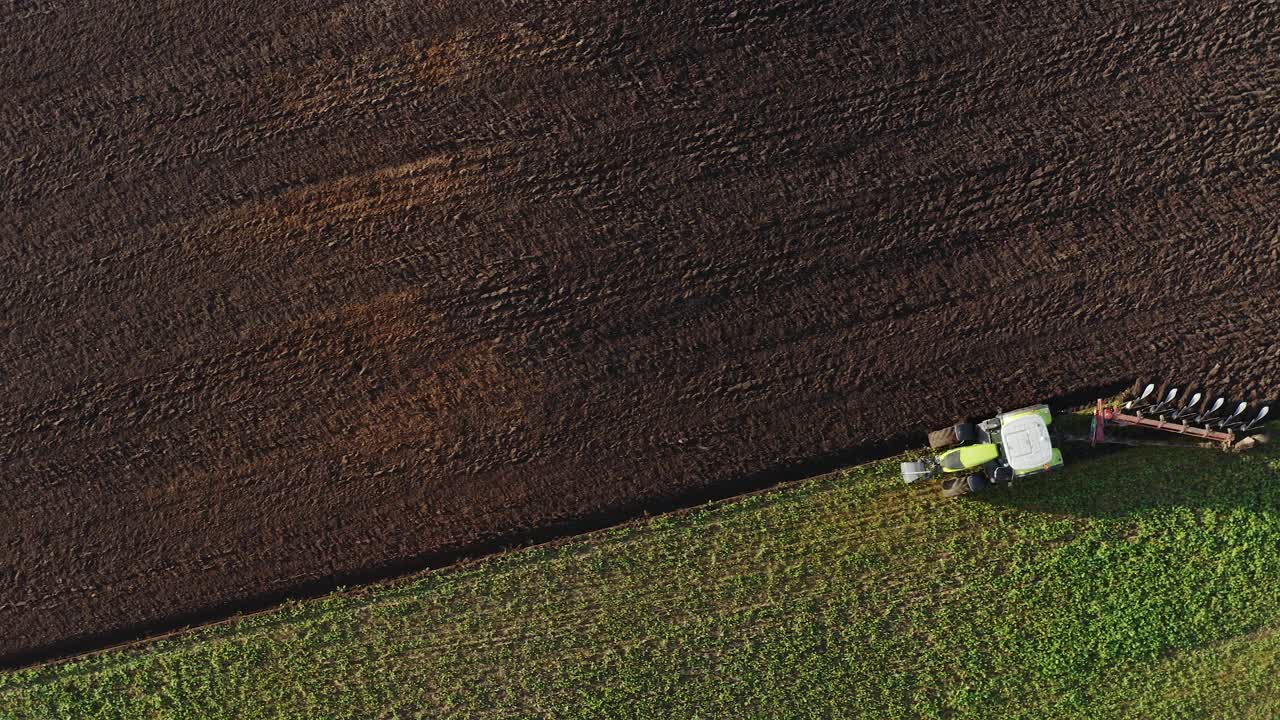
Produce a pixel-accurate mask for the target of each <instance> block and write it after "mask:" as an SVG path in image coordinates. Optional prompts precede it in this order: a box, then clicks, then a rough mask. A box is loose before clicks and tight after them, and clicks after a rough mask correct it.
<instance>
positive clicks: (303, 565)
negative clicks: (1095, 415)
mask: <svg viewBox="0 0 1280 720" xmlns="http://www.w3.org/2000/svg"><path fill="white" fill-rule="evenodd" d="M1076 5H1077V4H1076V3H1063V2H1058V1H1055V0H1039V1H1037V2H1034V3H991V2H982V1H979V0H973V1H970V2H930V3H900V2H850V3H839V4H837V3H830V2H816V1H809V2H806V1H804V0H796V1H792V2H787V1H783V0H772V1H766V0H755V1H744V2H736V3H728V2H708V1H706V0H693V1H688V0H686V1H685V2H678V3H670V4H668V3H658V2H654V3H645V2H617V1H616V0H595V1H588V0H583V1H579V2H564V3H546V2H542V1H541V0H538V1H536V2H535V1H532V0H530V1H529V2H517V3H484V2H473V1H472V0H440V1H438V2H428V3H422V2H416V1H410V0H403V1H399V2H397V1H395V0H393V1H392V2H389V3H365V2H342V1H337V0H325V1H321V0H309V1H304V2H294V3H290V4H288V8H287V10H286V9H285V6H284V5H280V4H278V3H264V2H243V3H234V2H226V1H222V0H202V1H201V2H193V1H190V0H175V1H174V2H169V3H160V4H156V3H125V2H120V1H119V0H104V1H103V2H97V3H67V2H60V1H57V0H30V1H25V0H23V1H19V2H17V3H12V2H11V3H8V4H6V5H5V6H4V7H3V8H0V35H2V36H3V37H4V39H5V40H4V42H3V43H0V90H3V95H4V102H3V103H0V269H2V272H0V288H2V290H0V498H3V499H2V500H0V629H3V632H0V663H3V664H7V665H10V666H12V665H19V664H25V663H29V662H33V661H36V660H40V659H44V658H49V657H54V656H58V655H65V654H69V653H75V652H79V651H83V650H86V649H90V648H93V647H99V646H102V645H105V644H109V643H114V642H118V641H121V640H126V639H129V638H133V637H137V636H139V635H144V634H151V633H156V632H161V631H164V630H167V629H172V628H175V627H178V626H181V625H185V624H189V623H196V622H203V621H207V620H211V619H214V618H217V617H221V616H225V615H228V614H231V613H233V612H236V611H239V610H247V609H252V608H255V607H263V606H265V605H268V604H270V603H273V602H277V601H279V600H280V599H282V598H284V597H286V596H296V595H300V594H307V593H314V592H320V591H323V590H326V589H329V588H332V587H333V586H335V585H336V584H339V583H347V582H359V581H364V580H369V579H373V578H377V577H385V576H387V575H390V574H395V573H400V572H406V571H409V570H413V569H418V568H422V567H426V566H433V565H440V564H443V563H447V562H450V561H452V560H456V559H457V558H459V557H462V556H464V555H470V554H477V553H482V552H488V551H492V550H495V549H499V548H501V547H503V546H504V545H510V544H515V543H520V542H527V541H530V540H533V539H540V538H546V537H550V536H552V535H555V534H557V533H569V532H574V531H575V530H578V529H581V528H584V527H588V526H594V525H599V524H602V523H606V522H613V521H616V520H618V519H621V518H623V517H626V516H628V515H630V514H635V513H638V512H641V511H643V510H655V509H660V508H664V507H670V506H671V505H672V504H675V503H679V502H687V501H691V499H697V498H706V497H713V496H717V495H726V494H731V493H733V492H736V491H739V490H741V489H742V488H743V487H745V486H747V485H749V484H752V483H754V484H759V483H764V482H770V481H771V480H772V479H777V478H779V477H782V476H783V475H784V473H785V470H786V468H792V467H794V465H795V464H796V463H798V462H803V461H812V460H815V459H821V458H830V457H844V456H848V454H849V453H856V452H861V451H864V450H866V449H868V448H876V447H881V448H883V447H889V446H891V445H892V444H893V443H901V442H903V441H904V440H910V439H922V438H923V432H924V431H925V430H928V429H931V428H932V427H934V426H937V425H940V424H945V423H948V422H951V421H953V420H954V419H956V418H957V417H959V416H964V415H978V414H981V413H984V412H987V411H989V410H992V409H994V408H996V407H1002V408H1005V409H1010V408H1012V407H1015V406H1018V405H1020V404H1025V403H1029V402H1035V401H1039V400H1042V399H1045V398H1051V397H1058V396H1063V395H1067V394H1071V393H1087V392H1089V391H1091V390H1093V389H1095V388H1103V387H1108V386H1111V385H1113V384H1116V383H1124V382H1128V381H1129V380H1131V379H1132V378H1135V377H1149V378H1152V379H1155V380H1175V381H1196V382H1197V383H1201V384H1205V385H1207V386H1208V387H1209V388H1210V389H1211V390H1220V391H1223V392H1226V393H1228V394H1230V395H1232V396H1235V397H1240V398H1244V399H1259V398H1262V397H1264V396H1270V395H1274V394H1275V389H1276V388H1277V387H1280V346H1277V345H1276V328H1277V327H1280V303H1278V302H1277V287H1278V286H1280V235H1278V232H1277V229H1278V228H1280V145H1278V142H1280V141H1278V140H1277V138H1278V137H1280V46H1278V44H1277V38H1280V7H1277V6H1276V5H1275V4H1274V3H1271V2H1266V1H1263V0H1242V1H1240V2H1228V3H1202V2H1195V1H1193V0H1185V1H1182V2H1160V1H1158V0H1157V1H1155V2H1153V1H1151V0H1147V1H1145V2H1138V1H1137V0H1127V1H1125V2H1119V1H1117V0H1103V1H1102V2H1101V3H1094V4H1093V5H1095V6H1101V11H1099V10H1097V9H1094V10H1091V11H1089V12H1085V11H1083V10H1077V9H1076ZM553 6H554V7H553ZM904 6H911V7H904Z"/></svg>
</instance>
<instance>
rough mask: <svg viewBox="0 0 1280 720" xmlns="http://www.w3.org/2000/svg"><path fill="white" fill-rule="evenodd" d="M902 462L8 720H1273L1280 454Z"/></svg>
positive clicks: (400, 601) (21, 703) (165, 658)
mask: <svg viewBox="0 0 1280 720" xmlns="http://www.w3.org/2000/svg"><path fill="white" fill-rule="evenodd" d="M1071 449H1072V448H1071V447H1068V448H1067V450H1068V452H1067V456H1068V468H1067V469H1066V470H1065V471H1063V472H1062V473H1059V474H1054V475H1045V476H1041V477H1039V478H1034V479H1031V480H1029V481H1026V482H1025V483H1023V484H1021V485H1019V486H1017V487H1014V488H1012V489H1009V490H997V491H995V492H993V493H991V494H990V495H989V496H988V497H987V498H985V499H982V500H962V501H942V500H940V499H939V498H938V497H937V496H936V481H935V482H934V483H933V484H931V485H930V486H929V487H927V488H925V487H914V488H907V487H904V486H903V485H902V484H901V482H900V481H899V480H898V478H897V465H896V459H895V461H891V462H882V463H878V464H874V465H869V466H865V467H860V468H856V469H854V470H852V471H849V472H846V473H842V474H838V475H834V476H828V477H824V478H820V479H816V480H812V481H806V482H802V483H798V484H794V485H791V486H789V487H787V488H785V489H782V490H779V491H775V492H770V493H765V494H760V495H755V496H752V497H748V498H745V499H742V500H739V501H736V502H728V503H723V504H719V505H716V506H710V507H706V508H703V509H699V510H697V511H693V512H689V513H684V514H677V515H670V516H663V517H660V518H657V519H653V520H651V521H647V522H642V523H636V524H632V525H629V526H625V527H622V528H618V529H614V530H610V531H606V532H601V533H595V534H592V535H587V536H583V537H581V538H577V539H574V540H572V541H570V542H567V543H565V544H561V545H559V546H557V547H547V548H535V549H531V550H527V551H521V552H516V553H512V554H509V555H506V556H504V557H500V558H497V559H494V560H491V561H488V562H483V563H479V564H475V565H470V566H467V567H463V568H459V569H455V570H453V571H445V572H438V573H433V574H430V575H427V576H425V577H422V578H419V579H417V580H413V581H411V582H407V583H402V584H399V585H395V586H386V587H381V588H375V589H369V590H365V591H361V592H354V593H339V594H335V595H332V596H329V597H327V598H323V599H320V600H316V601H310V602H304V603H298V604H293V605H290V606H288V607H286V608H285V609H283V610H281V611H279V612H274V613H269V614H264V615H260V616H256V617H253V618H251V619H248V620H244V621H241V622H239V623H233V624H227V625H222V626H218V627H214V628H209V629H205V630H201V631H197V632H193V633H190V634H187V635H183V636H180V637H178V638H176V639H171V640H165V641H162V642H158V643H154V644H150V645H145V646H141V647H138V648H135V649H132V650H129V651H125V652H115V653H110V654H106V655H103V656H99V657H94V658H90V659H86V660H81V661H75V662H69V663H63V664H59V665H56V666H51V667H47V668H43V669H37V670H29V671H23V672H17V673H10V674H7V675H0V717H3V718H76V719H77V720H80V719H82V718H152V717H156V718H277V717H287V718H327V717H343V718H377V717H394V718H416V717H423V718H441V717H457V718H844V717H850V718H852V717H867V718H894V717H901V718H914V717H972V718H999V717H1009V718H1015V717H1017V718H1057V717H1063V718H1105V717H1132V718H1173V717H1187V718H1199V717H1230V718H1274V717H1280V688H1277V682H1276V681H1275V678H1276V677H1277V673H1278V672H1280V456H1278V455H1277V454H1276V453H1275V451H1274V450H1267V451H1265V452H1264V451H1259V452H1255V453H1254V454H1250V455H1229V454H1225V453H1218V452H1212V451H1204V450H1189V449H1163V448H1139V449H1132V450H1124V451H1121V452H1117V453H1114V454H1111V455H1108V456H1104V457H1097V458H1094V459H1090V460H1078V461H1077V462H1074V463H1073V462H1071V460H1070V458H1071V456H1072V453H1071Z"/></svg>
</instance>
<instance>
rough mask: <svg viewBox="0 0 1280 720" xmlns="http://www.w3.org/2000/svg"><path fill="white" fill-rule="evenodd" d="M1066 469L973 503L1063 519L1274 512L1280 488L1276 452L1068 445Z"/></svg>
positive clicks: (1264, 449) (1272, 448)
mask: <svg viewBox="0 0 1280 720" xmlns="http://www.w3.org/2000/svg"><path fill="white" fill-rule="evenodd" d="M1063 454H1064V455H1065V456H1066V461H1067V462H1066V467H1064V468H1063V469H1062V471H1061V472H1056V473H1047V474H1043V475H1037V476H1034V477H1031V478H1028V479H1026V480H1023V481H1021V482H1018V483H1015V484H1014V485H1013V486H1011V487H1006V488H995V489H993V490H992V491H990V492H987V493H984V494H982V495H978V496H971V497H970V498H968V499H969V500H970V501H972V502H981V503H986V504H988V505H991V506H995V507H1007V508H1010V509H1018V510H1022V511H1026V512H1035V513H1044V514H1049V515H1058V516H1064V517H1091V518H1104V519H1122V518H1128V517H1134V516H1137V515H1140V514H1142V513H1143V512H1145V511H1148V510H1151V509H1155V508H1170V507H1185V508H1189V509H1197V510H1199V509H1215V510H1220V511H1228V510H1232V509H1237V508H1254V509H1256V508H1259V507H1264V506H1266V507H1270V506H1271V505H1272V504H1274V502H1275V497H1276V494H1277V489H1278V488H1280V467H1278V466H1277V464H1276V463H1275V462H1274V461H1275V460H1276V459H1277V458H1280V452H1277V448H1276V446H1275V445H1274V444H1273V445H1268V446H1263V447H1259V448H1256V449H1254V450H1251V451H1250V452H1248V453H1231V452H1226V451H1221V450H1212V449H1203V448H1170V447H1125V446H1100V447H1096V448H1091V447H1090V446H1089V445H1088V443H1074V442H1073V443H1067V444H1065V445H1064V447H1063Z"/></svg>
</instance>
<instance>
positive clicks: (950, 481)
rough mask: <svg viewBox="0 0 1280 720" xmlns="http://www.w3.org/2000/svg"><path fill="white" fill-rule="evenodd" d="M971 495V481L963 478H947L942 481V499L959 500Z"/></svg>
mask: <svg viewBox="0 0 1280 720" xmlns="http://www.w3.org/2000/svg"><path fill="white" fill-rule="evenodd" d="M968 494H969V481H968V480H967V479H966V478H962V477H953V478H947V479H946V480H943V481H942V497H944V498H958V497H960V496H961V495H968Z"/></svg>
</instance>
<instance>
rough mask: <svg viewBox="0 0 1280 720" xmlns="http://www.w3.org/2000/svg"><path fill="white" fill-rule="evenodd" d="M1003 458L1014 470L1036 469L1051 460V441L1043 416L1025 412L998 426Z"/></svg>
mask: <svg viewBox="0 0 1280 720" xmlns="http://www.w3.org/2000/svg"><path fill="white" fill-rule="evenodd" d="M1000 444H1001V445H1002V446H1003V447H1004V458H1005V460H1007V461H1008V462H1009V466H1010V467H1012V468H1013V469H1014V470H1015V471H1020V470H1038V469H1040V468H1042V467H1044V466H1045V465H1048V464H1049V463H1050V462H1051V461H1052V460H1053V442H1052V441H1050V440H1049V427H1048V426H1047V425H1045V424H1044V418H1042V417H1040V416H1039V415H1038V414H1036V413H1027V414H1026V415H1023V416H1022V417H1019V418H1014V419H1013V420H1010V421H1008V422H1005V423H1003V424H1002V425H1001V426H1000Z"/></svg>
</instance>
